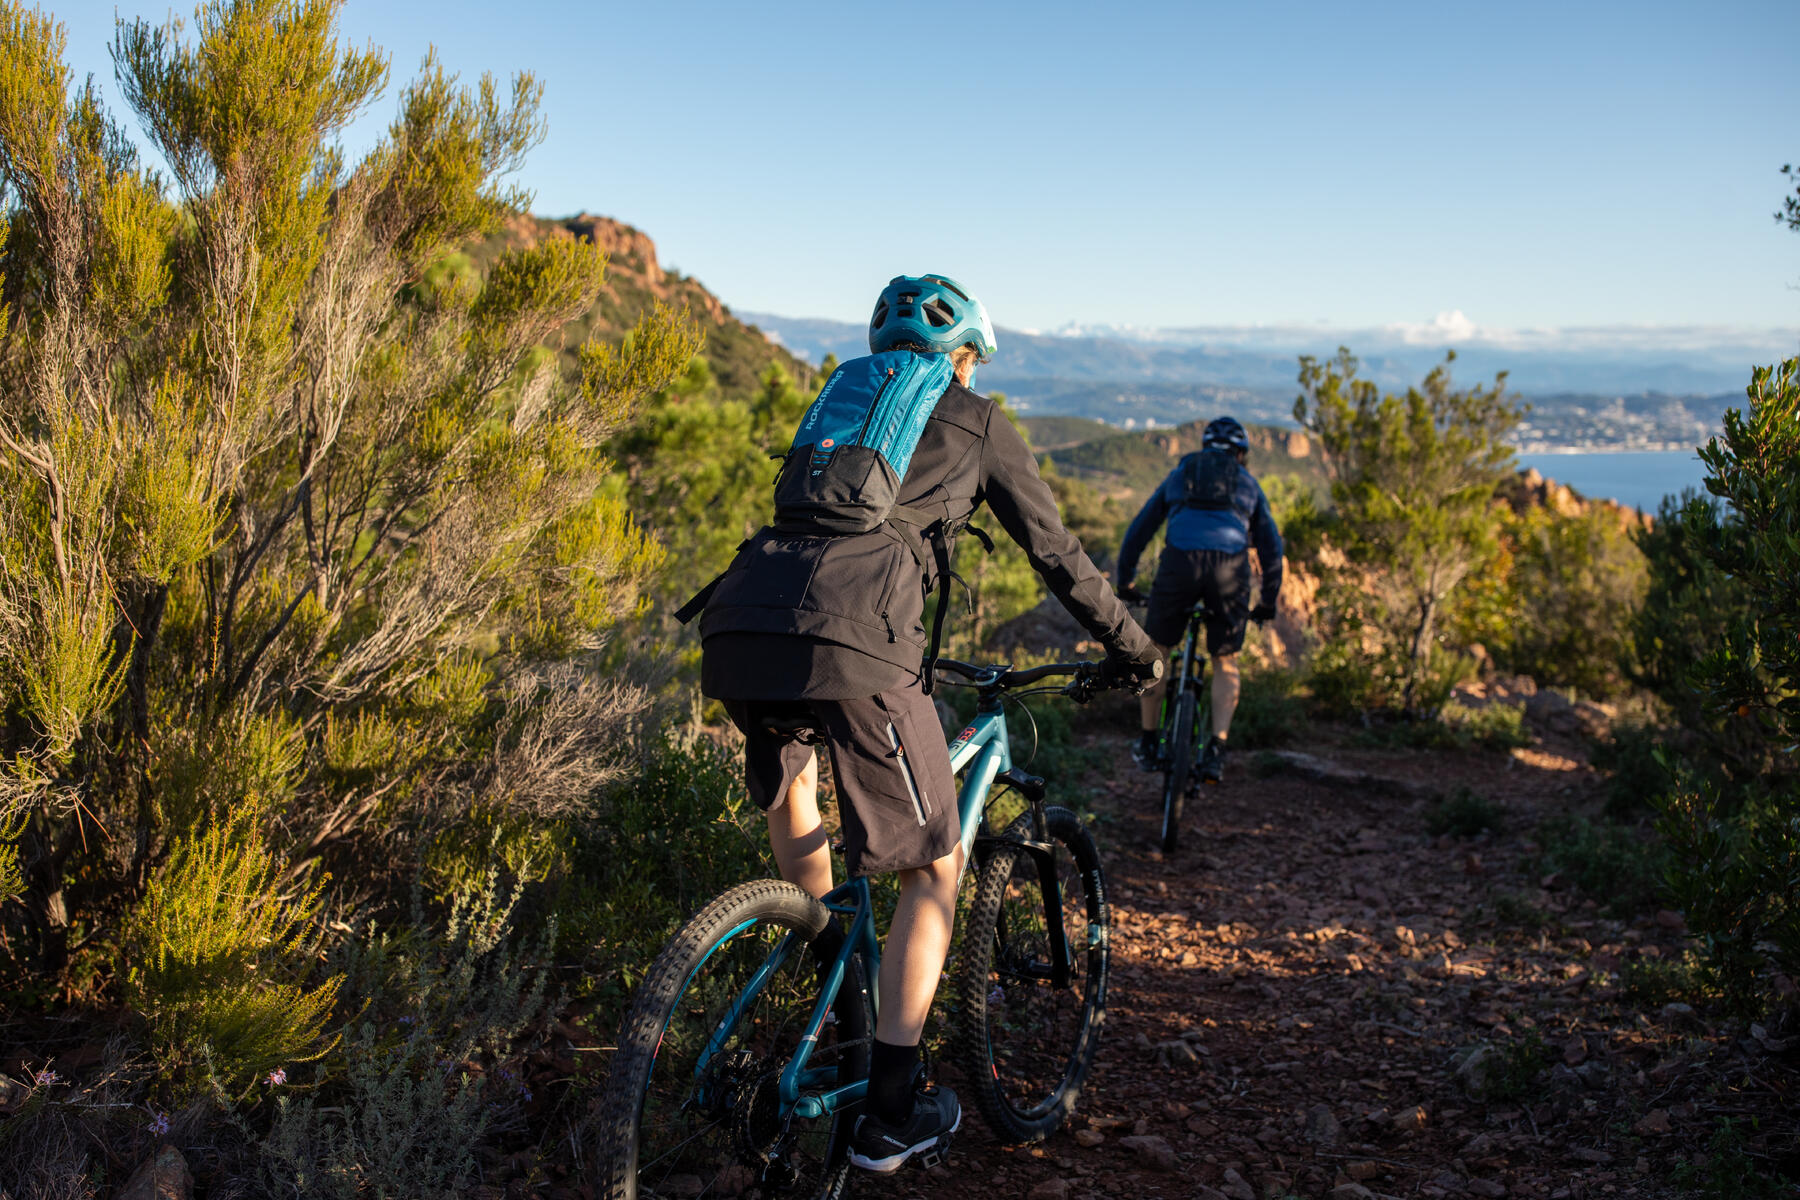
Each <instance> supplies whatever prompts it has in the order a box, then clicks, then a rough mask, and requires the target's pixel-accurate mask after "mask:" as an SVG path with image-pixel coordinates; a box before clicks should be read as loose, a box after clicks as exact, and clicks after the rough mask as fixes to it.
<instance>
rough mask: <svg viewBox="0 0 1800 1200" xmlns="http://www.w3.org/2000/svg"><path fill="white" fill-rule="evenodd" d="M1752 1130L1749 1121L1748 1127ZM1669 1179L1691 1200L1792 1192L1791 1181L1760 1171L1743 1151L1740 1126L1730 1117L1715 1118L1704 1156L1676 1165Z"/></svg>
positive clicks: (1758, 1199) (1769, 1198)
mask: <svg viewBox="0 0 1800 1200" xmlns="http://www.w3.org/2000/svg"><path fill="white" fill-rule="evenodd" d="M1755 1127H1756V1122H1755V1120H1754V1118H1753V1119H1752V1120H1751V1128H1753V1129H1754V1128H1755ZM1670 1178H1671V1180H1672V1181H1673V1182H1674V1183H1675V1185H1676V1186H1677V1187H1679V1188H1680V1189H1681V1194H1682V1195H1683V1196H1691V1197H1693V1198H1694V1200H1776V1198H1777V1197H1780V1196H1791V1195H1792V1194H1793V1191H1794V1185H1793V1182H1792V1181H1791V1180H1783V1179H1779V1178H1777V1177H1775V1176H1773V1175H1770V1174H1767V1173H1766V1172H1765V1171H1764V1169H1763V1165H1762V1164H1761V1163H1760V1162H1758V1161H1757V1160H1756V1159H1755V1158H1754V1157H1753V1156H1752V1155H1751V1154H1750V1153H1749V1152H1748V1151H1747V1150H1746V1149H1745V1144H1744V1134H1743V1131H1742V1127H1741V1126H1740V1125H1738V1124H1736V1123H1734V1122H1733V1121H1732V1120H1731V1118H1730V1117H1720V1118H1718V1125H1717V1126H1716V1127H1715V1128H1714V1130H1713V1135H1712V1138H1711V1140H1710V1141H1708V1142H1707V1145H1706V1154H1705V1156H1704V1157H1702V1158H1701V1159H1700V1160H1699V1161H1697V1162H1694V1161H1683V1162H1681V1163H1678V1164H1677V1165H1676V1167H1675V1169H1674V1171H1673V1172H1671V1174H1670Z"/></svg>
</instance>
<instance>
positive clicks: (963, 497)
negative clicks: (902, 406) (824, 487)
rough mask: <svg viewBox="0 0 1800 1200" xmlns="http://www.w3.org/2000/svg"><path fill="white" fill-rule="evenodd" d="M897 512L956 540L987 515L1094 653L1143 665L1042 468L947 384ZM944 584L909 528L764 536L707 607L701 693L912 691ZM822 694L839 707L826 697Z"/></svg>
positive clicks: (1144, 642) (930, 551)
mask: <svg viewBox="0 0 1800 1200" xmlns="http://www.w3.org/2000/svg"><path fill="white" fill-rule="evenodd" d="M900 503H901V505H903V506H904V507H905V508H907V509H908V510H912V511H914V512H922V513H924V514H926V515H927V516H928V517H929V518H930V519H932V520H935V521H937V522H940V523H941V528H944V529H950V530H954V529H956V528H958V527H960V526H961V525H963V524H964V523H965V522H966V521H967V520H968V519H969V517H970V516H971V515H972V514H973V513H974V512H975V510H976V509H977V508H978V507H979V506H980V505H982V504H984V503H985V504H986V505H987V506H988V508H989V510H990V511H991V512H992V513H993V515H994V518H995V520H997V521H998V522H999V524H1000V527H1001V529H1003V530H1005V532H1006V534H1007V535H1008V536H1009V537H1011V538H1012V539H1013V541H1015V542H1017V543H1018V544H1019V545H1020V546H1021V547H1022V548H1023V549H1024V550H1025V553H1026V555H1027V556H1028V557H1029V558H1030V560H1031V565H1032V567H1034V568H1035V569H1036V570H1037V572H1038V574H1039V575H1041V576H1042V577H1043V579H1044V582H1045V583H1046V584H1047V585H1049V588H1050V591H1051V592H1052V593H1053V594H1054V595H1055V596H1056V598H1057V599H1058V600H1060V601H1061V602H1062V604H1063V605H1064V607H1066V608H1067V609H1068V610H1069V611H1070V612H1071V613H1073V614H1074V616H1075V618H1076V619H1077V620H1079V621H1080V622H1081V624H1082V626H1083V627H1084V628H1086V629H1087V631H1088V633H1089V634H1090V635H1092V636H1093V638H1094V639H1095V640H1096V641H1098V642H1100V644H1101V645H1103V646H1105V647H1106V648H1107V650H1108V651H1112V652H1117V653H1121V654H1125V655H1133V656H1137V655H1143V654H1145V653H1147V652H1148V646H1149V640H1148V639H1147V638H1146V637H1145V636H1144V632H1143V630H1141V629H1139V628H1138V626H1137V623H1136V622H1135V621H1133V620H1132V619H1131V616H1130V614H1128V613H1127V612H1126V611H1125V606H1124V605H1123V604H1121V603H1120V602H1119V600H1118V598H1117V597H1115V596H1114V595H1113V592H1112V589H1111V587H1110V586H1108V583H1107V580H1106V577H1105V576H1104V575H1102V574H1101V573H1100V571H1099V570H1098V569H1097V568H1096V567H1095V566H1094V564H1093V562H1092V561H1091V560H1090V559H1089V558H1088V556H1087V555H1086V554H1085V553H1083V552H1082V549H1081V544H1080V543H1079V542H1078V541H1076V539H1075V535H1074V534H1072V533H1070V532H1069V531H1068V530H1067V529H1065V528H1063V523H1062V517H1061V515H1060V514H1059V513H1058V512H1057V508H1056V498H1055V497H1054V496H1053V495H1052V494H1051V492H1050V488H1049V485H1047V484H1046V483H1045V482H1044V481H1043V480H1042V479H1041V478H1040V477H1039V476H1038V469H1037V460H1036V459H1034V458H1033V457H1032V455H1031V451H1030V449H1029V448H1027V446H1026V445H1025V440H1024V439H1023V438H1022V437H1020V436H1019V432H1018V430H1016V429H1014V428H1013V427H1012V424H1011V423H1010V422H1008V421H1007V419H1006V416H1005V414H1004V413H1002V412H1001V411H1000V408H999V406H998V405H996V404H995V403H994V402H993V401H992V400H989V399H988V398H986V397H985V396H979V395H977V394H975V393H974V392H972V391H970V390H969V389H968V388H965V387H963V386H962V385H961V384H957V383H952V384H951V385H950V388H949V390H948V391H946V392H945V393H944V395H943V398H942V399H940V400H939V401H938V404H937V408H936V409H935V410H934V411H933V413H932V416H931V420H929V421H928V422H926V424H925V431H924V433H923V434H922V435H921V436H920V438H919V444H918V448H917V449H916V450H915V451H914V452H913V459H912V465H911V467H910V468H909V469H908V470H907V473H906V478H905V480H903V481H902V483H901V487H900ZM939 574H940V571H939V567H938V562H937V557H936V554H935V552H934V548H933V546H932V544H931V539H930V538H928V537H927V538H921V537H919V536H918V535H917V533H916V532H914V527H909V526H904V525H895V524H893V523H890V524H888V525H886V526H884V527H882V528H880V529H877V530H875V531H874V532H871V533H864V534H853V535H844V536H837V537H785V536H782V535H781V534H780V533H778V532H777V531H775V530H773V529H770V528H766V527H765V528H764V529H762V530H761V531H759V532H758V533H757V534H756V535H755V536H754V537H752V538H751V539H750V541H749V542H747V543H745V545H744V547H743V548H742V549H741V550H739V551H738V554H737V557H736V558H735V559H734V560H733V561H732V564H731V567H730V568H729V569H728V570H727V572H726V573H725V575H724V576H723V577H722V578H721V580H720V581H719V587H718V590H717V591H716V592H714V593H713V596H712V598H711V599H710V600H709V601H708V602H707V605H706V615H705V616H704V617H703V618H702V619H701V623H700V633H701V638H702V642H703V646H704V649H703V657H702V667H701V684H702V690H704V691H705V692H706V694H707V695H710V696H715V697H719V698H721V699H746V700H748V699H771V700H774V699H799V698H807V697H810V698H816V699H844V698H848V697H849V696H850V695H873V694H874V693H875V692H877V691H881V690H884V689H886V688H888V687H892V686H895V685H896V684H898V683H901V682H904V681H906V680H908V679H910V678H914V677H916V676H917V675H918V673H919V667H920V662H921V660H922V659H923V657H924V655H925V654H926V652H927V649H928V645H929V638H928V635H927V634H926V631H925V626H924V613H925V597H926V596H927V595H928V594H929V592H930V591H931V589H932V588H933V587H934V586H938V585H939V584H940V582H941V581H940V580H939V578H938V576H939ZM746 635H761V636H754V637H749V636H746ZM770 639H774V640H770ZM790 650H791V655H790V654H789V651H790ZM787 657H792V658H794V659H800V660H808V662H807V664H806V665H803V666H802V668H801V669H800V670H798V671H796V670H794V669H793V665H792V663H783V662H779V661H777V660H778V659H779V658H787ZM830 691H837V692H841V693H843V694H841V695H836V696H832V695H826V694H822V693H824V692H830Z"/></svg>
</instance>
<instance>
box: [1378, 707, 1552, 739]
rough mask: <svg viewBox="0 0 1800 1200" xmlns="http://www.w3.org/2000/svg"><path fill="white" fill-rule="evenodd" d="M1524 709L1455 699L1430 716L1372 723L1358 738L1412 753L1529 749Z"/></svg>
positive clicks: (1528, 735) (1529, 737) (1399, 718)
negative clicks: (1471, 705) (1414, 751)
mask: <svg viewBox="0 0 1800 1200" xmlns="http://www.w3.org/2000/svg"><path fill="white" fill-rule="evenodd" d="M1524 711H1525V710H1524V709H1523V708H1521V707H1519V706H1518V705H1513V704H1489V705H1485V706H1482V707H1479V708H1475V707H1469V706H1466V705H1463V704H1460V703H1458V702H1456V701H1454V700H1452V701H1449V702H1447V703H1445V704H1444V705H1443V706H1442V707H1440V708H1439V709H1438V710H1437V712H1436V714H1435V715H1433V716H1421V717H1414V718H1406V717H1398V718H1395V719H1392V720H1384V721H1379V722H1371V723H1370V724H1369V725H1368V727H1367V728H1365V729H1364V730H1362V731H1361V732H1360V733H1359V734H1358V735H1357V740H1358V741H1359V742H1361V743H1362V744H1364V745H1369V746H1403V747H1406V748H1408V749H1413V750H1468V749H1472V748H1474V747H1477V746H1480V747H1483V748H1485V749H1491V750H1504V749H1509V748H1511V747H1514V746H1528V745H1530V744H1531V735H1530V734H1529V733H1527V732H1526V730H1525V717H1524Z"/></svg>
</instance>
